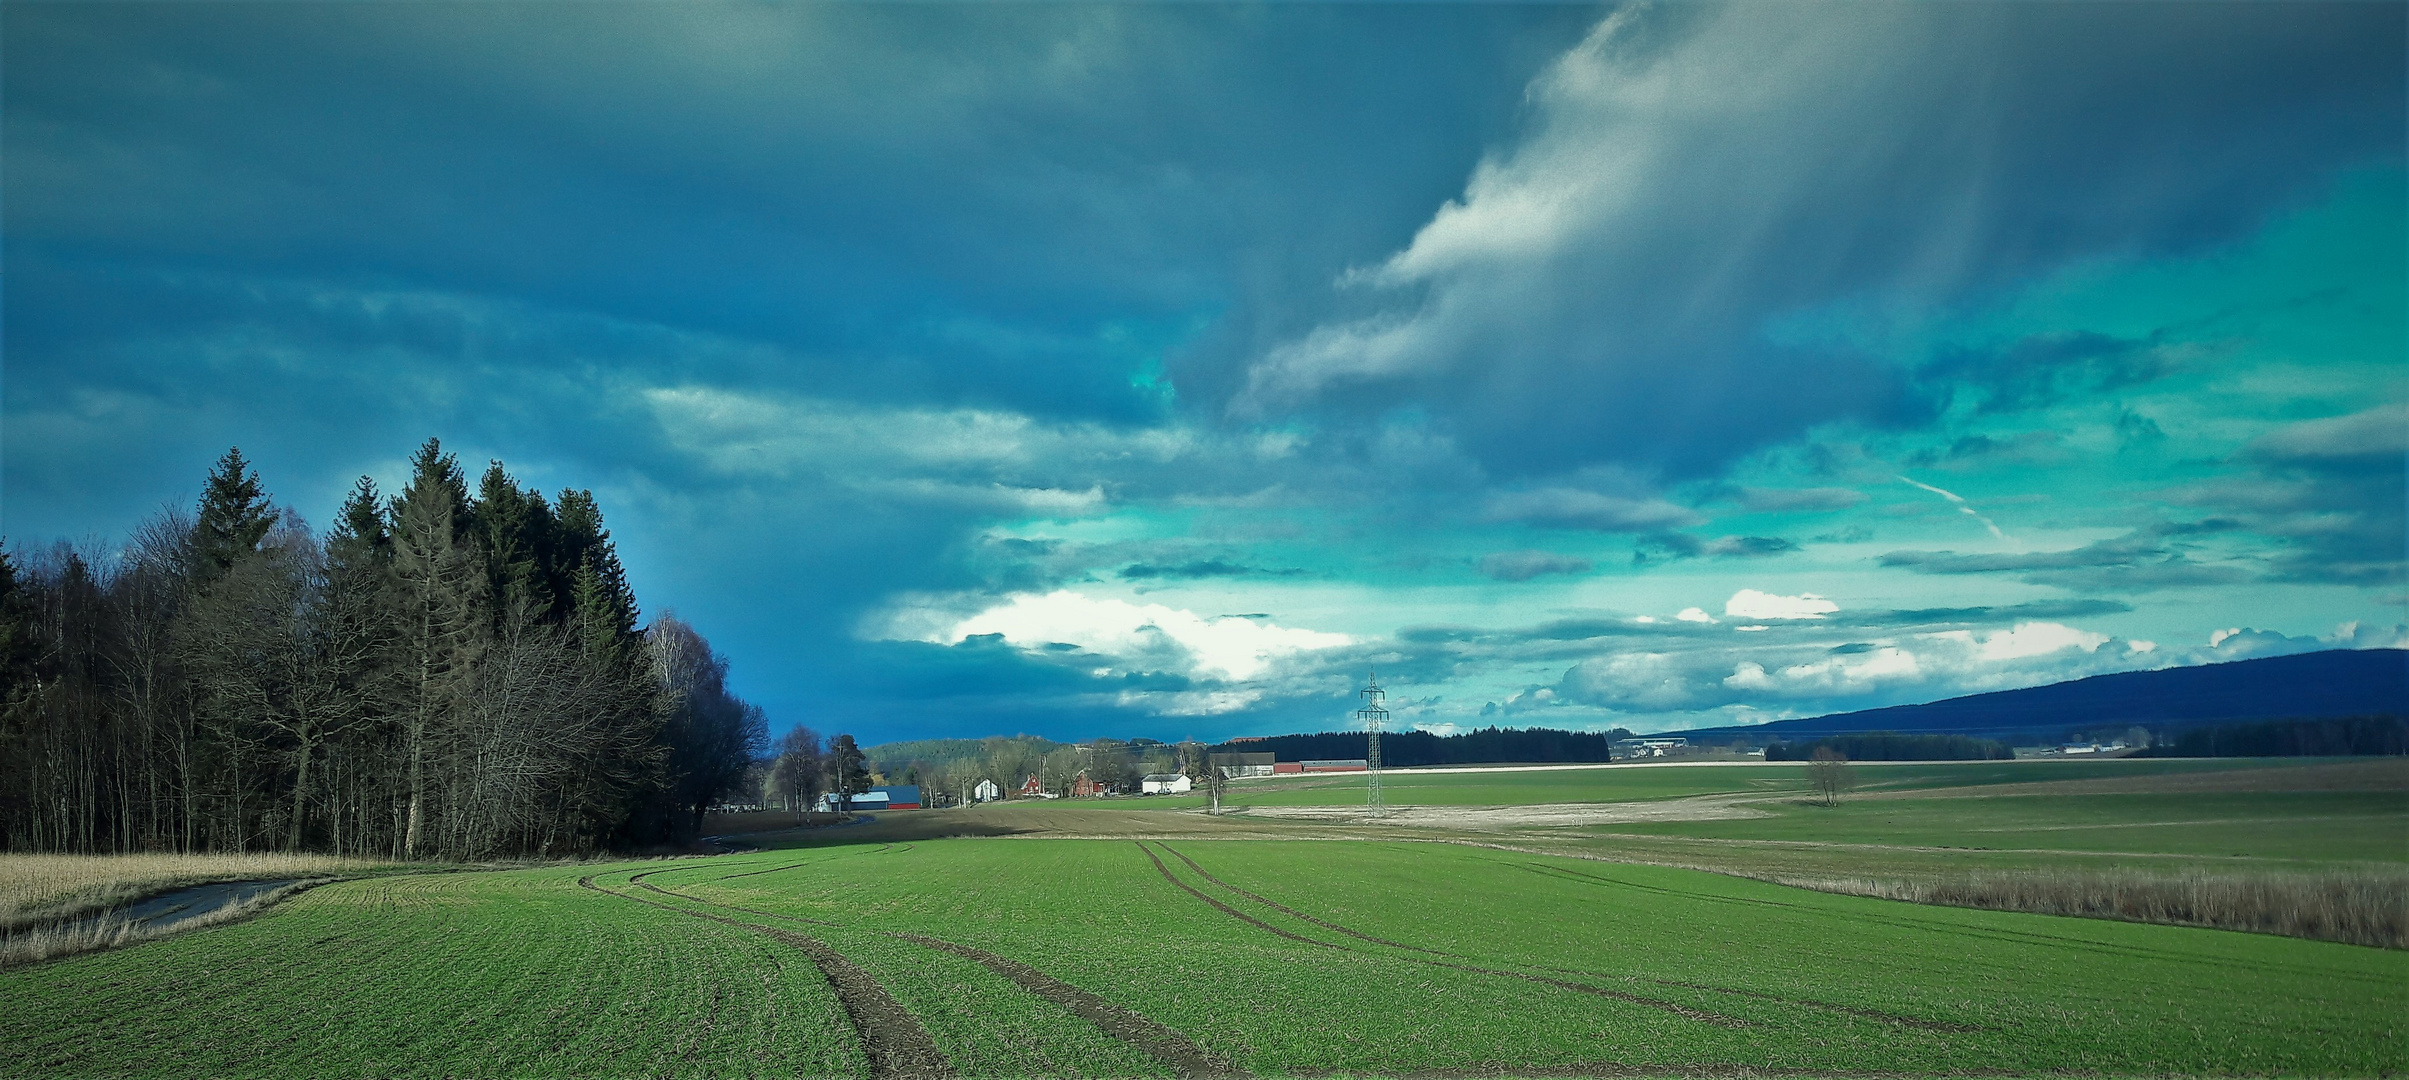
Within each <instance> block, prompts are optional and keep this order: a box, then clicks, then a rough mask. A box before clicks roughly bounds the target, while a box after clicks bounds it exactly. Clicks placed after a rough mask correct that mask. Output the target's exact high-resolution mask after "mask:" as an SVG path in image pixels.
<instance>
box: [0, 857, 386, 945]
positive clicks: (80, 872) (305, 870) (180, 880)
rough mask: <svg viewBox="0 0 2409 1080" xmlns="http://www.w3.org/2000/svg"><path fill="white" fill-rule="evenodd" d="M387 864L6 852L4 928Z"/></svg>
mask: <svg viewBox="0 0 2409 1080" xmlns="http://www.w3.org/2000/svg"><path fill="white" fill-rule="evenodd" d="M385 865H387V864H385V863H381V862H373V861H369V860H364V859H338V858H334V857H332V856H328V855H281V854H259V855H169V854H143V855H0V930H7V929H10V928H14V927H18V926H24V925H27V924H30V923H36V922H47V921H51V920H55V919H61V918H67V917H72V916H75V915H81V914H85V913H88V912H92V911H98V910H103V909H106V908H110V907H115V906H117V905H119V904H123V903H125V902H127V901H130V900H135V899H139V898H141V897H144V896H148V895H151V894H154V893H159V892H164V891H167V890H169V889H174V888H179V887H182V886H185V885H199V884H203V883H206V882H212V881H266V880H277V879H284V878H311V877H327V876H331V875H336V874H346V873H357V872H360V871H364V870H370V869H374V868H377V867H380V866H385Z"/></svg>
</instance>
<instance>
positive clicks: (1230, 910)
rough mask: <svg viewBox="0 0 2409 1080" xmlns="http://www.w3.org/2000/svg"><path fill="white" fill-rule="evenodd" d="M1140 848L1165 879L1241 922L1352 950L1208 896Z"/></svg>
mask: <svg viewBox="0 0 2409 1080" xmlns="http://www.w3.org/2000/svg"><path fill="white" fill-rule="evenodd" d="M1138 850H1139V851H1142V852H1145V853H1146V857H1147V858H1148V859H1150V860H1153V862H1154V869H1155V871H1156V872H1158V873H1160V874H1162V875H1163V880H1165V881H1168V882H1170V883H1172V884H1173V885H1177V886H1179V887H1180V888H1181V889H1184V890H1186V891H1187V893H1188V895H1190V896H1193V897H1195V898H1197V899H1199V900H1202V901H1204V902H1205V903H1208V904H1211V905H1213V906H1214V907H1215V908H1217V909H1219V910H1220V911H1221V913H1222V914H1224V915H1227V916H1229V917H1230V918H1233V919H1236V920H1238V921H1240V922H1244V923H1252V924H1253V925H1254V926H1255V927H1257V928H1258V929H1262V930H1266V931H1269V932H1271V933H1274V934H1278V935H1280V936H1281V937H1284V938H1287V939H1288V940H1290V941H1301V942H1304V943H1305V944H1307V945H1318V946H1320V947H1322V948H1325V949H1338V950H1340V951H1342V952H1344V951H1350V950H1348V949H1347V947H1346V946H1344V945H1332V944H1330V943H1329V942H1327V941H1315V940H1313V939H1312V938H1309V937H1306V936H1305V935H1303V934H1297V933H1291V932H1289V931H1286V930H1282V929H1280V928H1279V927H1277V926H1273V925H1272V924H1270V923H1267V922H1264V921H1263V920H1261V919H1258V918H1256V917H1254V916H1252V915H1249V914H1247V913H1245V912H1243V911H1240V910H1238V909H1237V908H1234V907H1231V906H1229V905H1228V904H1224V903H1222V902H1221V901H1219V900H1215V899H1213V898H1212V897H1210V896H1206V895H1205V894H1203V893H1201V892H1198V891H1196V886H1194V885H1190V884H1188V883H1187V882H1185V881H1181V880H1180V879H1179V877H1178V876H1177V875H1175V874H1173V873H1172V872H1171V868H1170V867H1168V866H1164V865H1163V860H1162V859H1161V857H1159V856H1157V855H1155V853H1154V849H1152V848H1149V847H1147V846H1146V845H1145V844H1143V843H1140V844H1138Z"/></svg>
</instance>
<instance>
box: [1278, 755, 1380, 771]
mask: <svg viewBox="0 0 2409 1080" xmlns="http://www.w3.org/2000/svg"><path fill="white" fill-rule="evenodd" d="M1371 767H1372V763H1371V761H1370V760H1368V759H1365V758H1332V759H1324V760H1321V761H1300V762H1297V771H1298V772H1309V773H1319V772H1363V771H1364V770H1366V769H1369V768H1371Z"/></svg>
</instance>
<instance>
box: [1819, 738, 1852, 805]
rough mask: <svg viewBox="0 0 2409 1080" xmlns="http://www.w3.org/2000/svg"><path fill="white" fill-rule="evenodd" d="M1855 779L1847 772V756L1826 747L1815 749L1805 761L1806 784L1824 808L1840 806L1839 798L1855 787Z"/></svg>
mask: <svg viewBox="0 0 2409 1080" xmlns="http://www.w3.org/2000/svg"><path fill="white" fill-rule="evenodd" d="M1856 782H1857V778H1856V777H1855V776H1854V775H1852V774H1851V773H1850V771H1849V758H1848V755H1846V754H1843V753H1841V752H1840V751H1838V750H1834V749H1832V748H1831V747H1828V746H1819V747H1816V748H1815V755H1814V756H1813V757H1812V758H1809V759H1808V761H1807V783H1808V784H1809V785H1810V786H1811V787H1813V788H1814V789H1815V797H1816V799H1817V800H1818V801H1820V802H1822V803H1823V804H1824V805H1825V806H1838V805H1840V797H1841V796H1842V795H1845V794H1848V791H1849V789H1850V788H1852V787H1855V786H1856Z"/></svg>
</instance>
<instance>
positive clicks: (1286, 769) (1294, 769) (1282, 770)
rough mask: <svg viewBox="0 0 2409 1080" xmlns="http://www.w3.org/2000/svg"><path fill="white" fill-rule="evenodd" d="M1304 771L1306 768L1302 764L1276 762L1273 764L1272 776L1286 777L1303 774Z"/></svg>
mask: <svg viewBox="0 0 2409 1080" xmlns="http://www.w3.org/2000/svg"><path fill="white" fill-rule="evenodd" d="M1304 771H1305V766H1304V764H1303V763H1301V762H1295V761H1275V762H1272V763H1271V774H1272V775H1273V776H1286V775H1288V774H1290V773H1301V772H1304Z"/></svg>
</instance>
